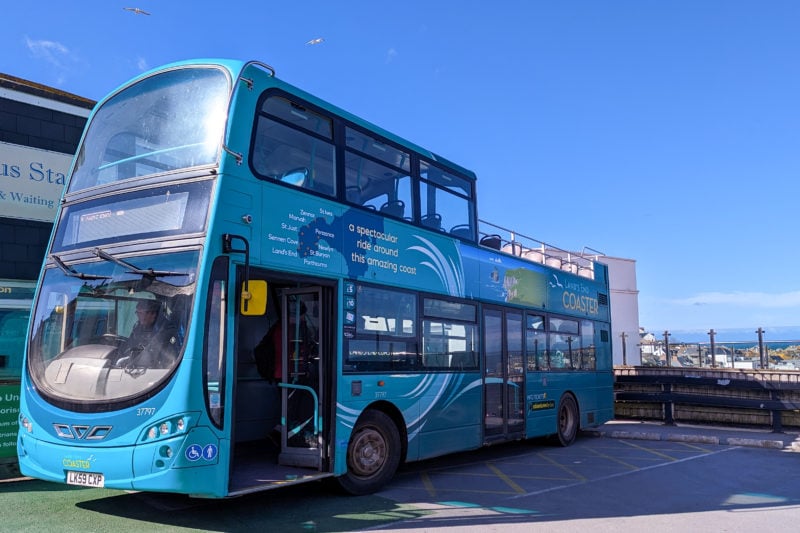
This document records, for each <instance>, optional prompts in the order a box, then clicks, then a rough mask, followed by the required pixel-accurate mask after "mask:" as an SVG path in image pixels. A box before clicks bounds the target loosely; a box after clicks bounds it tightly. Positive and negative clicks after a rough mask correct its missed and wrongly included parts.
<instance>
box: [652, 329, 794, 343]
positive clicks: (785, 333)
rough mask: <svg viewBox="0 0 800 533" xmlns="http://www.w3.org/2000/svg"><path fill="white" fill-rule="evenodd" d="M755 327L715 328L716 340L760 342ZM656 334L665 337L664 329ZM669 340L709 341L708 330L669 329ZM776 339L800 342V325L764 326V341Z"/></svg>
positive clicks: (660, 338) (659, 338) (655, 332)
mask: <svg viewBox="0 0 800 533" xmlns="http://www.w3.org/2000/svg"><path fill="white" fill-rule="evenodd" d="M757 329H758V327H754V328H729V329H717V328H714V332H715V335H714V342H736V341H753V343H757V342H758V333H756V330H757ZM651 333H653V335H655V336H656V340H663V339H664V331H663V330H662V331H653V332H651ZM669 334H670V335H669V342H671V343H672V342H675V343H678V342H709V341H710V338H709V336H708V330H707V329H705V330H689V329H686V330H675V331H672V330H669ZM776 341H799V342H798V344H800V326H783V327H772V328H768V327H764V342H776Z"/></svg>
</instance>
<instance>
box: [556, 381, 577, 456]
mask: <svg viewBox="0 0 800 533" xmlns="http://www.w3.org/2000/svg"><path fill="white" fill-rule="evenodd" d="M579 427H580V422H579V420H578V404H577V403H575V398H574V397H573V396H572V395H571V394H565V395H564V396H562V397H561V401H559V402H558V434H557V435H556V437H557V438H558V443H559V444H560V445H561V446H569V445H570V444H572V443H573V442H575V438H576V437H577V436H578V428H579Z"/></svg>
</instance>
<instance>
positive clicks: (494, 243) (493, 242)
mask: <svg viewBox="0 0 800 533" xmlns="http://www.w3.org/2000/svg"><path fill="white" fill-rule="evenodd" d="M480 243H481V245H483V246H486V247H488V248H493V249H494V250H499V249H500V247H501V246H502V244H503V239H501V238H500V235H484V236H483V237H481V242H480Z"/></svg>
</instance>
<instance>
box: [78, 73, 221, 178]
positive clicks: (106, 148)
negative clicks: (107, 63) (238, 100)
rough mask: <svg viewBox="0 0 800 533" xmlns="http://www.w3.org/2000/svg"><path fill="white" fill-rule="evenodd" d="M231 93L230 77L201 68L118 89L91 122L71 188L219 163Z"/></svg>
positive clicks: (153, 77)
mask: <svg viewBox="0 0 800 533" xmlns="http://www.w3.org/2000/svg"><path fill="white" fill-rule="evenodd" d="M229 97H230V82H229V80H228V77H227V75H226V74H225V73H224V72H223V71H222V70H219V69H215V68H201V67H195V68H181V69H174V70H168V71H165V72H162V73H159V74H155V75H153V76H150V77H148V78H145V79H143V80H141V81H139V82H137V83H135V84H133V85H131V86H129V87H127V88H125V89H123V90H122V91H120V92H118V93H116V94H115V95H114V96H112V97H111V98H109V99H108V100H106V101H105V102H103V103H102V104H101V105H100V107H99V108H98V109H97V111H96V112H95V114H94V116H93V117H92V119H91V122H90V123H89V127H88V129H87V131H86V136H85V138H84V140H83V142H82V143H81V147H80V149H79V151H78V155H77V157H76V160H75V168H74V170H73V174H72V178H71V179H70V183H69V186H68V190H69V192H76V191H80V190H83V189H88V188H91V187H95V186H99V185H105V184H109V183H113V182H117V181H121V180H125V179H129V178H135V177H140V176H147V175H152V174H160V173H165V172H171V171H174V170H177V169H183V168H190V167H197V166H203V165H210V164H213V163H215V162H216V161H217V158H218V154H219V147H220V143H221V141H222V136H223V131H224V128H225V120H226V116H227V108H228V101H229Z"/></svg>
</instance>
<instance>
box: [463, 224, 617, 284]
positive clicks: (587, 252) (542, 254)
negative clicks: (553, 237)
mask: <svg viewBox="0 0 800 533" xmlns="http://www.w3.org/2000/svg"><path fill="white" fill-rule="evenodd" d="M478 222H479V224H480V226H479V233H480V241H479V242H480V244H482V245H483V246H487V247H489V248H493V249H495V250H499V251H501V252H505V253H507V254H511V255H514V256H517V257H521V258H523V259H527V260H528V261H533V262H534V263H541V264H543V265H548V266H551V267H553V268H557V269H560V270H563V271H565V272H571V273H573V274H578V275H579V276H583V277H586V278H590V279H594V263H595V261H598V260H599V258H600V257H602V256H604V255H605V254H603V253H602V252H598V251H597V250H594V249H592V248H589V247H588V246H585V247H584V248H583V250H581V251H580V252H570V251H567V250H563V249H561V248H558V247H556V246H553V245H551V244H547V243H546V242H544V241H540V240H538V239H535V238H533V237H528V236H527V235H523V234H522V233H519V232H517V231H514V230H511V229H508V228H504V227H502V226H498V225H497V224H492V223H491V222H486V221H485V220H479V221H478Z"/></svg>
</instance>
